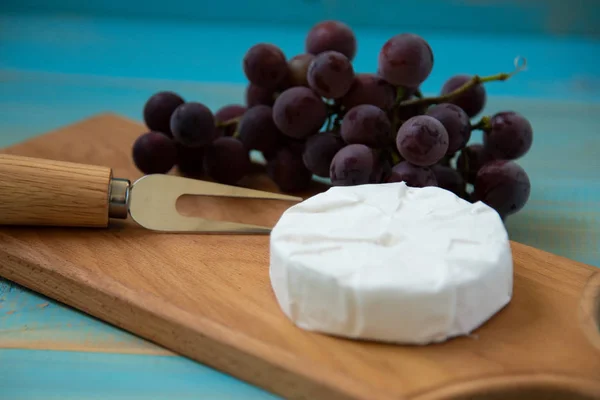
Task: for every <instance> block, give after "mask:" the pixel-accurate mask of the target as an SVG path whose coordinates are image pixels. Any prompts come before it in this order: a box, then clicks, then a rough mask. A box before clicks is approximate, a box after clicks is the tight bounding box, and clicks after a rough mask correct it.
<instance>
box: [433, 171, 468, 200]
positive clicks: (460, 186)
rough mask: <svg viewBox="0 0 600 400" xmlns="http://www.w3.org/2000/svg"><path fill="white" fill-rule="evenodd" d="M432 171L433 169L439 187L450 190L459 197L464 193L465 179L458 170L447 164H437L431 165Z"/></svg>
mask: <svg viewBox="0 0 600 400" xmlns="http://www.w3.org/2000/svg"><path fill="white" fill-rule="evenodd" d="M431 171H433V174H434V175H435V180H436V181H437V185H438V186H439V187H441V188H442V189H446V190H449V191H451V192H452V193H454V194H455V195H457V196H459V197H462V196H463V195H464V193H465V180H464V179H463V177H462V176H461V175H460V174H459V173H458V171H457V170H455V169H454V168H451V167H447V166H445V165H439V164H435V165H432V166H431Z"/></svg>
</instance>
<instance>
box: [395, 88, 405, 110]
mask: <svg viewBox="0 0 600 400" xmlns="http://www.w3.org/2000/svg"><path fill="white" fill-rule="evenodd" d="M405 95H406V90H404V88H403V87H397V88H396V101H395V102H394V107H397V106H399V105H400V104H401V103H402V99H403V98H404V96H405Z"/></svg>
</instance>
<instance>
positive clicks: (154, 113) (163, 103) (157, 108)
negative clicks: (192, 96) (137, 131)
mask: <svg viewBox="0 0 600 400" xmlns="http://www.w3.org/2000/svg"><path fill="white" fill-rule="evenodd" d="M184 102H185V101H184V100H183V98H181V96H179V95H178V94H177V93H173V92H169V91H163V92H158V93H155V94H153V95H152V96H151V97H150V98H149V99H148V101H147V102H146V104H145V105H144V122H145V123H146V126H147V127H148V129H150V130H151V131H156V132H162V133H164V134H166V135H167V136H171V137H172V136H173V133H172V132H171V115H172V114H173V111H175V109H176V108H177V107H179V106H180V105H182V104H183V103H184Z"/></svg>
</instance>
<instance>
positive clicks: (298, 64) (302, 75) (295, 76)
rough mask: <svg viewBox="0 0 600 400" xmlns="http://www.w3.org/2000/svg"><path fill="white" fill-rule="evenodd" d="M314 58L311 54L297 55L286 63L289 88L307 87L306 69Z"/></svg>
mask: <svg viewBox="0 0 600 400" xmlns="http://www.w3.org/2000/svg"><path fill="white" fill-rule="evenodd" d="M314 58H315V56H314V55H312V54H299V55H297V56H295V57H293V58H292V59H291V60H290V61H288V69H289V71H290V78H289V79H290V85H291V86H308V78H307V75H308V67H309V66H310V63H311V62H312V60H313V59H314Z"/></svg>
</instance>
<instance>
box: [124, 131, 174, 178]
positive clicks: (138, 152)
mask: <svg viewBox="0 0 600 400" xmlns="http://www.w3.org/2000/svg"><path fill="white" fill-rule="evenodd" d="M132 157H133V163H134V164H135V166H136V167H137V169H139V170H140V171H141V172H142V173H143V174H146V175H149V174H166V173H167V172H169V171H170V170H171V169H172V168H173V167H174V166H175V163H176V162H177V147H176V146H175V141H173V139H171V138H170V137H168V136H167V135H165V134H164V133H161V132H154V131H150V132H146V133H144V134H142V135H140V136H139V137H138V138H137V139H136V140H135V142H133V148H132Z"/></svg>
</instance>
